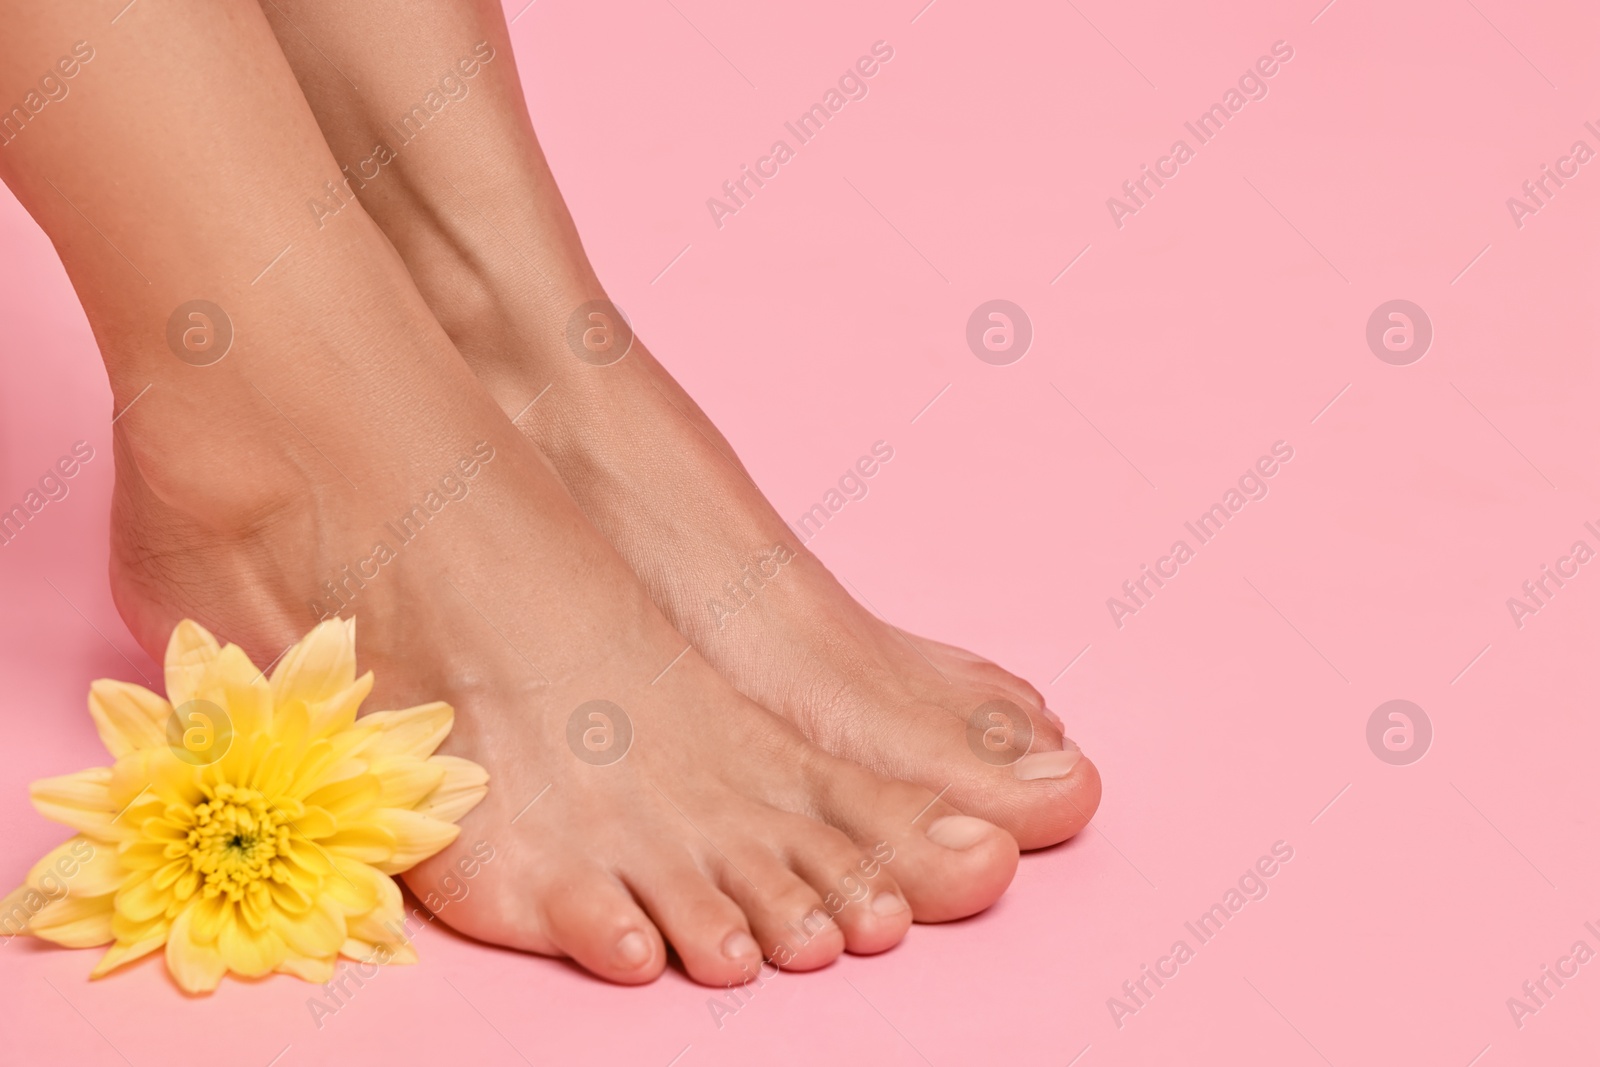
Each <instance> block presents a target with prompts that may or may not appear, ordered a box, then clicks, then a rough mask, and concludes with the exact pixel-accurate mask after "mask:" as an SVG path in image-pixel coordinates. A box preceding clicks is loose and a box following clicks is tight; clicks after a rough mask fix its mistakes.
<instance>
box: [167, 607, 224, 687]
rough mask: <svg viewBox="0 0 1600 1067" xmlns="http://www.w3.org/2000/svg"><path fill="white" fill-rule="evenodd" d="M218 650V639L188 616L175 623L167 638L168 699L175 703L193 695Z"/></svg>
mask: <svg viewBox="0 0 1600 1067" xmlns="http://www.w3.org/2000/svg"><path fill="white" fill-rule="evenodd" d="M218 651H220V650H219V649H218V647H217V639H216V638H215V637H212V636H211V634H210V633H209V632H208V631H207V630H206V628H205V627H204V626H201V625H200V624H199V623H197V622H194V621H192V620H190V619H184V620H183V621H182V622H180V623H178V625H177V627H176V628H175V629H174V630H173V631H172V637H171V638H170V639H169V640H168V641H167V661H166V681H167V701H168V702H169V703H171V704H172V705H173V706H174V707H176V706H178V705H179V704H186V703H188V702H189V701H190V700H193V699H194V695H195V691H196V690H197V689H198V688H199V687H200V681H201V679H202V678H204V677H205V675H206V671H207V670H209V669H210V667H211V661H212V660H214V659H216V658H217V653H218Z"/></svg>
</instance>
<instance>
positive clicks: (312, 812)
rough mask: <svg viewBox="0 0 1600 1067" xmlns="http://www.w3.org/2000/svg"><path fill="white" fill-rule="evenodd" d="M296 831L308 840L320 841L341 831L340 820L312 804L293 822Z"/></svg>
mask: <svg viewBox="0 0 1600 1067" xmlns="http://www.w3.org/2000/svg"><path fill="white" fill-rule="evenodd" d="M291 825H292V827H293V829H294V832H295V833H296V834H298V835H299V836H301V837H303V838H305V839H306V840H307V841H318V840H321V839H322V838H324V837H332V836H333V835H334V834H336V833H338V832H339V822H338V820H337V819H335V818H334V817H333V816H332V815H331V814H330V813H329V812H328V811H327V810H325V809H323V808H319V807H317V806H315V805H312V806H310V807H308V808H306V809H305V811H304V812H303V813H302V814H301V815H300V817H299V818H297V819H295V821H294V822H293V824H291Z"/></svg>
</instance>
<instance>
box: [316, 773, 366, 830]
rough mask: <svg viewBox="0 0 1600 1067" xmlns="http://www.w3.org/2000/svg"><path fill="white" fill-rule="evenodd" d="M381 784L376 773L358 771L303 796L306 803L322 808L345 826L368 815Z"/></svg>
mask: <svg viewBox="0 0 1600 1067" xmlns="http://www.w3.org/2000/svg"><path fill="white" fill-rule="evenodd" d="M381 791H382V785H381V784H380V783H379V781H378V779H377V776H375V775H371V774H358V775H355V776H353V777H350V778H345V779H343V780H341V781H337V782H329V783H328V784H327V785H325V786H323V787H322V788H321V789H318V790H316V791H314V792H312V793H309V794H307V796H306V807H307V808H308V809H309V808H313V807H316V808H322V809H323V810H324V811H326V812H328V814H330V815H332V816H333V817H334V818H335V819H337V820H338V821H339V825H340V826H348V825H350V824H352V823H355V822H358V821H360V820H362V819H364V818H366V817H367V816H369V815H371V814H372V813H373V812H374V811H375V810H376V809H377V806H378V795H379V793H380V792H381Z"/></svg>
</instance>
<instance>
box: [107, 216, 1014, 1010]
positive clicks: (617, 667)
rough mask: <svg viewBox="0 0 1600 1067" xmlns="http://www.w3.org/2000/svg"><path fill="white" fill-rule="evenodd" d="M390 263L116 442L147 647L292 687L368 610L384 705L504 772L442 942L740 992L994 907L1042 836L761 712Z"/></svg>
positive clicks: (128, 566) (432, 739)
mask: <svg viewBox="0 0 1600 1067" xmlns="http://www.w3.org/2000/svg"><path fill="white" fill-rule="evenodd" d="M373 236H374V238H376V234H375V232H374V234H373ZM330 258H332V257H330ZM374 258H375V264H365V263H344V264H341V265H339V266H338V269H337V270H331V269H330V270H327V271H326V272H325V273H324V272H319V271H314V270H311V269H310V268H309V267H304V269H303V273H300V274H297V275H293V277H294V279H295V280H294V281H293V282H292V289H293V291H292V292H291V291H288V290H289V289H290V288H291V285H280V286H279V287H278V289H277V290H273V289H270V288H269V289H267V291H266V292H263V293H260V294H258V295H256V296H255V299H254V302H253V303H250V304H242V303H237V304H236V305H235V307H234V309H233V318H234V322H235V323H236V325H237V327H238V329H239V334H240V336H241V337H248V339H249V340H248V342H245V343H246V344H247V345H248V347H247V348H246V349H244V350H242V351H239V352H238V353H236V355H238V356H239V358H238V359H231V360H228V361H224V362H223V363H220V364H218V365H216V366H214V367H206V368H194V367H189V366H186V365H183V364H181V363H178V362H177V361H176V360H173V359H172V357H171V356H170V355H167V354H164V353H161V354H152V355H151V359H152V360H157V361H159V360H166V361H169V362H171V363H172V364H173V366H172V367H170V368H169V367H165V366H163V367H162V371H161V377H162V378H167V379H169V380H166V381H162V380H160V379H158V382H157V385H156V387H155V388H153V389H152V390H151V393H150V395H149V396H147V397H146V398H145V399H144V400H143V401H141V402H140V403H139V404H138V405H136V406H134V407H133V408H132V409H131V410H130V411H129V412H128V414H127V415H126V416H125V417H124V418H122V419H121V420H119V422H118V423H117V426H116V433H117V438H116V443H117V460H118V472H117V473H118V478H117V488H116V493H115V499H114V522H113V530H114V542H115V543H114V552H113V575H112V577H113V588H114V593H115V596H116V600H117V603H118V606H119V608H120V609H121V610H122V612H123V614H124V616H125V618H127V619H128V621H129V623H130V626H131V627H132V629H133V631H134V634H135V636H136V637H137V639H138V640H139V642H140V643H141V644H142V645H143V646H144V647H145V648H146V649H147V650H149V651H150V652H151V653H152V655H156V654H158V653H159V652H160V650H161V648H162V647H163V646H164V644H165V641H166V638H167V634H168V633H169V631H170V629H171V627H172V626H173V625H174V624H175V623H176V622H177V621H178V620H179V619H180V618H182V617H185V616H191V617H194V618H196V619H197V620H199V621H201V622H202V623H204V624H205V625H207V626H208V627H209V628H211V629H213V630H214V631H215V632H217V633H218V634H221V635H225V636H226V637H227V638H229V639H231V640H233V641H235V642H237V643H238V644H240V645H241V646H243V647H244V649H245V650H246V651H247V652H249V653H250V654H251V656H252V658H253V659H254V660H255V661H256V662H257V663H267V662H269V661H271V660H272V659H273V658H274V657H275V656H277V655H278V654H280V653H281V652H282V651H283V649H284V648H285V647H286V646H287V645H288V644H289V643H290V642H291V641H293V640H294V639H295V638H296V637H298V636H299V635H300V634H301V633H303V632H304V631H305V630H306V629H308V628H309V626H310V625H311V624H312V623H313V622H315V621H316V619H317V617H318V615H319V614H331V613H334V612H337V613H340V614H343V615H345V616H347V617H348V616H352V615H354V616H359V618H360V650H359V651H360V655H361V661H362V666H363V669H365V668H371V669H373V670H375V671H376V673H377V678H378V683H379V688H378V690H377V691H376V692H375V693H374V695H373V697H372V698H371V701H370V703H369V706H372V707H404V706H407V705H411V704H419V703H422V702H425V701H429V700H442V701H446V702H448V703H450V704H452V705H453V706H454V707H455V709H456V715H455V728H454V732H453V733H452V734H451V735H450V737H449V739H448V741H447V742H446V743H445V746H444V751H446V752H449V753H454V754H457V755H461V756H465V757H467V758H469V759H472V760H474V761H476V762H478V763H480V764H482V765H483V766H485V767H487V768H488V769H489V772H490V774H491V779H492V788H491V791H490V794H489V796H488V798H487V799H486V800H485V801H484V802H483V803H482V804H481V805H480V806H479V807H478V808H477V809H475V810H474V811H473V812H471V814H469V815H468V816H467V817H466V818H465V820H464V821H463V824H462V835H461V837H460V838H459V839H458V840H457V841H456V843H455V844H453V845H451V846H450V847H449V848H447V849H446V850H445V851H444V852H442V853H440V854H439V855H438V856H436V857H434V858H433V859H430V860H428V861H426V862H425V863H423V864H422V865H421V866H419V867H418V868H416V869H415V870H413V871H412V872H411V873H410V874H409V875H407V879H408V881H409V882H410V883H411V884H412V885H413V887H414V888H416V889H417V891H418V893H419V895H421V896H423V898H424V899H425V900H428V899H438V896H439V894H438V889H439V887H440V886H441V885H442V884H445V880H446V879H447V878H449V877H450V876H451V874H452V872H453V871H457V872H458V871H460V870H461V866H460V865H461V864H462V863H463V862H464V861H465V862H470V858H481V853H482V851H483V850H492V851H493V853H494V855H495V857H496V858H495V860H494V861H493V862H491V863H487V864H482V865H481V867H480V866H478V865H476V864H474V866H475V868H476V869H477V871H478V877H477V878H476V879H475V880H474V882H473V886H472V889H473V891H472V892H471V893H470V895H468V896H467V897H465V898H464V899H463V900H462V901H461V902H460V903H457V904H453V905H450V906H449V907H448V908H446V909H445V910H443V912H442V917H443V918H445V919H446V921H448V922H450V923H451V924H452V925H454V926H456V927H457V928H458V929H460V930H462V931H463V932H465V933H468V934H470V935H473V936H475V937H480V938H483V939H485V940H489V941H494V942H497V943H500V944H505V945H510V946H513V947H516V948H522V949H527V950H531V951H534V952H540V953H547V954H564V955H568V956H571V957H572V958H574V959H576V960H577V961H578V962H580V963H581V964H583V965H584V966H585V967H587V968H589V969H590V970H591V971H593V972H594V973H596V974H598V975H601V976H603V977H606V978H609V979H612V980H615V981H621V982H638V981H645V980H648V979H650V978H653V977H655V976H656V975H658V974H659V973H660V972H661V969H662V967H663V966H664V965H665V963H666V944H667V943H668V942H670V943H671V945H672V946H673V947H674V948H675V949H676V950H677V952H678V954H679V955H680V956H681V958H682V960H683V964H684V966H685V968H686V969H687V970H688V972H689V974H690V975H691V976H693V977H694V978H695V979H697V980H699V981H702V982H707V983H711V984H722V983H726V982H729V981H735V980H740V979H741V975H742V974H744V973H745V972H747V971H748V972H750V973H753V972H754V969H755V968H756V967H758V966H759V964H760V961H761V959H762V957H763V956H765V957H767V958H769V959H773V960H774V961H775V962H777V963H779V964H780V965H781V966H785V967H788V968H791V969H805V968H810V967H816V966H819V965H822V964H824V963H827V962H828V961H830V960H831V959H833V958H834V957H835V956H837V955H838V953H839V952H841V951H844V950H849V951H852V952H877V951H881V950H883V949H885V948H888V947H889V946H891V945H893V944H894V943H895V942H897V941H898V940H899V939H900V938H901V937H902V936H903V935H904V934H905V932H906V929H907V928H908V927H909V925H910V923H911V921H912V919H913V917H915V918H918V919H923V920H934V921H937V920H943V919H951V918H956V917H958V916H962V915H967V914H970V913H972V912H974V911H977V910H980V909H982V908H984V907H986V906H987V905H988V904H990V903H991V902H992V901H993V900H994V899H995V898H996V897H997V896H998V895H999V894H1000V893H1001V892H1002V891H1003V890H1004V888H1005V886H1006V885H1007V884H1008V882H1009V880H1010V878H1011V875H1012V872H1013V870H1014V867H1015V863H1016V844H1015V842H1014V841H1013V840H1012V839H1011V838H1010V837H1009V836H1008V835H1007V834H1006V833H1005V832H1004V831H1002V830H1000V829H998V828H996V827H994V826H991V825H989V824H987V823H984V822H981V821H979V820H977V819H974V818H970V817H967V816H965V815H962V814H960V813H959V812H958V811H957V810H956V809H955V808H954V807H952V806H950V805H949V804H948V803H946V802H944V801H941V800H937V799H936V798H935V796H934V795H933V794H932V793H930V792H928V791H927V790H925V789H922V788H920V787H918V786H915V785H910V784H906V783H897V782H891V781H887V780H884V779H881V778H879V777H877V776H875V775H873V774H872V773H870V772H868V771H867V770H865V769H863V768H861V767H859V766H857V765H855V764H852V763H849V762H846V761H843V760H840V759H838V758H835V757H833V756H830V755H827V754H825V753H823V752H822V751H820V750H818V749H817V748H815V747H813V746H812V745H810V744H809V743H807V742H806V741H805V740H804V739H803V738H802V737H801V735H800V733H799V731H797V730H796V729H794V728H793V727H792V726H791V725H789V724H788V723H785V722H784V721H783V720H781V719H779V718H778V717H776V716H774V715H772V714H770V713H768V712H767V711H765V710H763V709H762V708H760V707H758V706H757V705H756V704H755V703H753V702H752V701H751V700H749V699H748V698H746V697H744V696H741V695H740V694H739V693H738V692H736V691H735V690H734V689H733V687H732V686H730V685H729V684H728V683H727V682H726V681H725V680H724V679H722V678H721V677H720V676H719V675H718V674H717V673H716V671H714V670H713V669H712V668H711V666H710V665H708V664H707V663H706V661H705V660H704V659H702V658H701V656H700V655H699V654H698V653H697V652H695V651H693V650H692V649H689V647H688V644H689V643H688V641H686V640H685V639H684V638H683V637H681V636H680V635H679V634H678V633H677V632H676V631H674V630H673V628H672V627H671V626H670V625H669V624H668V623H667V622H666V620H665V619H664V618H663V617H662V616H661V614H660V613H659V612H658V611H657V610H656V608H655V607H654V605H653V604H651V602H650V600H649V598H648V597H647V596H646V595H645V593H644V591H643V589H642V588H641V587H640V586H639V584H638V582H637V580H636V579H635V577H634V576H633V574H632V573H631V572H630V571H629V569H628V568H627V566H626V564H625V563H624V562H623V560H622V559H621V558H620V557H619V556H618V555H617V554H616V552H615V551H614V550H613V549H612V548H611V546H609V545H608V544H606V543H605V541H604V540H603V539H602V538H601V537H600V536H599V535H598V533H596V532H595V530H594V528H593V527H592V526H591V525H590V524H589V522H588V521H587V520H586V519H585V518H584V517H583V515H582V513H581V512H580V511H579V510H578V508H577V506H576V505H575V504H574V503H573V502H572V501H571V499H570V498H569V497H568V496H567V494H566V492H565V491H564V490H563V489H562V487H561V485H560V484H559V482H558V481H557V479H556V478H555V477H554V476H553V475H552V474H551V473H550V472H549V470H548V468H547V467H546V466H545V465H544V463H543V461H542V459H541V458H540V457H539V455H538V454H537V452H536V451H535V450H534V448H533V446H532V445H530V444H529V443H528V442H527V441H526V440H524V439H523V438H522V437H521V436H520V435H518V434H517V433H516V431H515V430H514V429H513V428H512V427H511V426H510V424H509V423H508V422H507V421H506V420H505V419H504V417H503V416H502V415H501V413H500V412H499V411H498V410H497V409H496V408H495V407H494V405H493V403H492V401H491V400H490V399H489V397H488V395H487V394H485V393H484V392H483V391H482V389H481V387H480V386H479V385H478V383H477V381H476V379H475V378H473V377H472V375H471V374H470V372H469V371H468V370H467V368H466V367H465V365H464V364H462V363H461V361H460V360H459V359H458V358H457V357H456V355H455V354H454V352H453V351H451V349H450V348H449V345H448V342H447V341H446V339H445V337H444V335H443V333H442V332H441V331H439V329H438V327H437V326H436V325H433V324H432V323H431V322H429V321H427V320H426V319H425V318H420V317H417V316H416V314H415V313H416V312H417V311H418V310H419V309H418V308H416V307H412V306H408V301H407V300H405V299H402V298H400V297H397V296H395V295H394V294H403V293H404V292H406V291H407V290H406V288H405V287H406V285H407V284H408V283H407V282H406V280H405V278H404V275H403V273H402V272H401V271H400V270H399V268H398V265H397V264H394V262H393V260H392V257H384V256H381V255H378V256H375V257H374ZM330 267H331V265H330ZM319 274H321V276H320V277H319V276H318V275H319ZM302 285H304V286H306V287H308V288H315V289H316V290H317V292H316V293H315V295H311V294H309V293H307V292H306V291H304V290H303V289H302V288H301V286H302ZM412 299H413V300H414V296H413V298H412ZM352 309H355V310H352ZM336 311H337V312H339V314H335V312H336ZM352 316H354V317H355V318H356V319H357V320H359V321H356V322H352V321H351V318H352ZM408 316H411V317H410V318H409V319H408ZM325 324H332V325H325ZM124 341H125V343H127V344H129V345H137V344H140V343H143V341H142V339H131V338H130V339H124ZM114 343H116V342H114ZM330 353H337V354H330ZM158 390H161V391H159V392H158ZM357 397H359V398H363V399H362V401H361V402H359V403H351V402H350V398H357ZM269 398H270V399H269ZM198 412H204V413H205V417H203V418H197V417H195V416H196V414H197V413H198ZM437 725H438V724H437V723H435V722H432V721H422V722H419V723H418V724H417V726H416V727H415V729H416V730H417V732H418V735H419V736H418V738H417V744H418V745H419V746H422V747H426V746H428V745H430V744H434V745H436V744H437V743H438V740H439V738H438V736H434V735H433V731H435V730H436V729H437ZM475 849H477V850H478V851H477V852H475V851H474V850H475ZM457 878H458V879H459V874H458V875H457Z"/></svg>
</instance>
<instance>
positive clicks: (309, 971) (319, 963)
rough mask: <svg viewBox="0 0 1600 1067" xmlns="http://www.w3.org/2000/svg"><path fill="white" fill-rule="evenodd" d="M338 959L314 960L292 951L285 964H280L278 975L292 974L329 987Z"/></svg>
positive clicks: (286, 955) (286, 957)
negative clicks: (335, 961)
mask: <svg viewBox="0 0 1600 1067" xmlns="http://www.w3.org/2000/svg"><path fill="white" fill-rule="evenodd" d="M337 958H338V957H337V955H332V956H329V957H327V958H326V959H312V958H310V957H309V956H301V955H297V954H296V953H295V952H294V951H293V950H290V951H289V952H286V953H284V956H283V962H282V963H280V964H278V973H279V974H292V975H294V976H295V977H296V978H304V979H305V980H306V981H308V982H311V983H314V984H316V985H327V984H328V983H329V982H330V981H332V979H333V963H334V960H335V959H337ZM330 1014H332V1013H331V1012H330Z"/></svg>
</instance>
